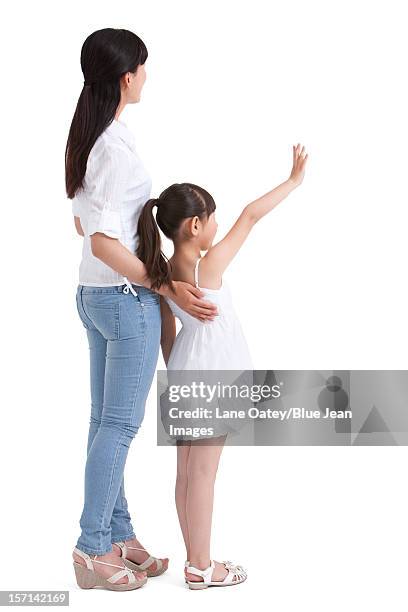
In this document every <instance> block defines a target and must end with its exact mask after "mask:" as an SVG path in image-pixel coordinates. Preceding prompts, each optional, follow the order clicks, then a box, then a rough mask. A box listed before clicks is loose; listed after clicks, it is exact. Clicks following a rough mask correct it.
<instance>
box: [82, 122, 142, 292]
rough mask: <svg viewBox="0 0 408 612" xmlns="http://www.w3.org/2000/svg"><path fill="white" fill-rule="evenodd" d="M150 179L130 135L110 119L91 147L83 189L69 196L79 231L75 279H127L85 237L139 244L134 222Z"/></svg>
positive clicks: (93, 282)
mask: <svg viewBox="0 0 408 612" xmlns="http://www.w3.org/2000/svg"><path fill="white" fill-rule="evenodd" d="M151 185H152V182H151V178H150V175H149V174H148V172H147V171H146V168H145V167H144V165H143V163H142V162H141V160H140V158H139V156H138V154H137V152H136V146H135V137H134V135H133V133H132V132H131V131H130V130H129V128H128V127H127V125H126V124H125V123H123V122H122V121H119V120H117V119H114V120H113V122H112V123H111V124H110V125H109V126H108V127H107V128H106V130H105V131H104V132H103V133H102V134H101V135H100V136H99V138H98V139H97V140H96V142H95V144H94V146H93V148H92V149H91V151H90V153H89V156H88V161H87V167H86V173H85V177H84V188H83V189H80V190H79V191H78V192H77V194H76V195H75V197H74V198H73V200H72V212H73V214H74V215H75V216H76V217H79V218H80V221H81V226H82V229H83V231H84V239H83V249H82V259H81V263H80V266H79V277H78V282H79V283H80V284H82V285H89V286H109V285H121V284H123V283H124V282H126V278H125V277H124V276H122V275H121V274H119V273H118V272H116V271H115V270H113V269H112V268H110V267H109V266H107V265H106V264H104V263H103V262H102V261H101V260H100V259H98V258H97V257H95V256H94V255H93V254H92V250H91V241H90V236H91V235H92V234H94V233H95V232H102V233H103V234H106V235H107V236H109V237H111V238H117V239H118V240H119V241H120V242H121V243H122V244H123V245H124V246H126V247H127V248H128V249H129V250H130V251H131V252H132V253H136V248H137V244H138V239H137V222H138V218H139V215H140V212H141V209H142V207H143V205H144V204H145V203H146V201H147V200H148V199H149V197H150V193H151Z"/></svg>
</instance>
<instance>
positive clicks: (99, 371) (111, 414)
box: [76, 283, 161, 555]
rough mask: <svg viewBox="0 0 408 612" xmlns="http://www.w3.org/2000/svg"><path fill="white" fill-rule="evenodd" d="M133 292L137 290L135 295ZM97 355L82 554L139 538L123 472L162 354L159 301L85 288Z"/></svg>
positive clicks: (81, 304) (123, 288)
mask: <svg viewBox="0 0 408 612" xmlns="http://www.w3.org/2000/svg"><path fill="white" fill-rule="evenodd" d="M129 289H130V290H129ZM76 304H77V310H78V314H79V317H80V319H81V321H82V323H83V325H84V327H85V329H86V333H87V336H88V344H89V356H90V383H91V384H90V387H91V416H90V422H89V435H88V445H87V460H86V466H85V492H84V493H85V494H84V507H83V511H82V515H81V519H80V527H81V535H80V537H79V539H78V541H77V544H76V546H77V548H79V549H80V550H82V551H83V552H86V553H88V554H96V555H103V554H105V553H107V552H110V551H111V550H112V542H117V541H119V540H130V539H132V538H134V537H135V533H134V530H133V527H132V523H131V518H130V515H129V512H128V507H127V501H126V497H125V489H124V480H123V473H124V469H125V463H126V458H127V455H128V451H129V447H130V443H131V442H132V440H133V438H134V437H135V435H136V434H137V432H138V430H139V427H140V425H141V423H142V421H143V417H144V412H145V402H146V399H147V396H148V393H149V389H150V386H151V384H152V381H153V377H154V373H155V370H156V365H157V359H158V355H159V348H160V335H161V316H160V296H159V295H158V294H157V293H155V292H153V291H151V290H150V289H147V288H146V287H140V286H138V285H130V283H129V284H128V285H127V284H126V285H120V286H118V287H116V286H109V287H88V286H84V285H78V288H77V293H76Z"/></svg>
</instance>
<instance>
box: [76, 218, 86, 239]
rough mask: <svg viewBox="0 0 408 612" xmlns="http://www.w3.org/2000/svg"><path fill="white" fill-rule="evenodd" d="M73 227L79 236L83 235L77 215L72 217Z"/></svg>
mask: <svg viewBox="0 0 408 612" xmlns="http://www.w3.org/2000/svg"><path fill="white" fill-rule="evenodd" d="M74 223H75V229H76V231H77V232H78V234H79V235H80V236H83V235H84V230H83V229H82V225H81V220H80V218H79V217H74Z"/></svg>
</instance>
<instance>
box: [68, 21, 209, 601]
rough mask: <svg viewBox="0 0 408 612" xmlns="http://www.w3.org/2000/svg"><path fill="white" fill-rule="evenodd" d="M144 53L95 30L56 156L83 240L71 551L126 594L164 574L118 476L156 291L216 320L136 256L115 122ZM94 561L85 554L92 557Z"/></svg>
mask: <svg viewBox="0 0 408 612" xmlns="http://www.w3.org/2000/svg"><path fill="white" fill-rule="evenodd" d="M147 56H148V53H147V49H146V46H145V45H144V43H143V41H142V40H141V39H140V38H139V37H138V36H136V35H135V34H134V33H132V32H129V31H127V30H121V29H113V28H105V29H102V30H98V31H96V32H93V33H92V34H91V35H90V36H89V37H88V38H87V39H86V40H85V42H84V44H83V47H82V50H81V67H82V71H83V74H84V79H85V80H84V87H83V90H82V92H81V95H80V97H79V100H78V104H77V108H76V110H75V113H74V117H73V120H72V123H71V127H70V131H69V136H68V141H67V147H66V152H65V170H66V190H67V195H68V197H69V198H70V199H72V210H73V214H74V217H75V226H76V229H77V232H78V233H79V234H80V235H82V236H83V239H84V241H83V251H82V260H81V264H80V268H79V284H78V288H77V293H76V302H77V309H78V313H79V316H80V318H81V321H82V323H83V325H84V327H85V329H86V333H87V338H88V343H89V353H90V384H91V406H92V408H91V417H90V426H89V435H88V446H87V461H86V468H85V498H84V507H83V511H82V515H81V519H80V526H81V535H80V537H79V538H78V541H77V544H76V547H75V548H74V551H73V553H72V556H73V560H74V561H73V562H74V568H75V574H76V578H77V583H78V585H79V586H80V587H82V588H92V587H95V586H103V587H105V588H108V589H110V590H133V589H135V588H139V587H140V586H142V585H143V584H144V583H145V582H146V579H147V576H156V575H159V574H161V573H163V571H165V570H166V569H167V565H168V559H167V558H166V559H156V558H155V557H152V556H150V555H149V554H148V553H147V552H146V550H145V549H144V547H143V546H142V544H141V543H140V541H139V540H138V539H137V538H136V535H135V532H134V530H133V526H132V523H131V517H130V514H129V512H128V508H127V501H126V497H125V491H124V482H123V473H124V468H125V462H126V458H127V454H128V451H129V447H130V444H131V442H132V439H133V438H134V437H135V435H136V433H137V432H138V429H139V427H140V425H141V423H142V420H143V416H144V407H145V402H146V398H147V395H148V392H149V389H150V386H151V383H152V380H153V376H154V372H155V368H156V363H157V359H158V354H159V347H160V337H161V315H160V296H169V295H171V296H172V299H173V300H174V301H175V302H176V303H177V304H178V305H179V306H180V307H181V308H182V309H183V310H185V311H186V312H188V313H189V314H191V315H193V316H194V317H196V318H198V319H200V320H202V321H204V320H207V319H210V320H211V319H213V318H214V316H215V315H216V314H217V312H216V308H215V306H214V305H213V304H212V303H211V302H207V301H205V300H202V299H200V298H201V297H202V296H203V293H202V292H201V291H200V290H197V289H196V288H195V287H194V286H192V285H190V284H189V283H185V282H175V283H174V288H173V289H172V288H171V287H170V286H169V284H167V283H163V284H157V283H156V284H154V283H152V282H151V280H150V278H149V276H148V274H147V271H146V267H145V265H144V263H143V262H142V261H141V260H140V259H139V258H138V257H137V256H136V255H135V252H136V248H137V240H138V238H137V233H136V230H135V229H134V228H137V218H138V215H139V213H140V210H141V208H142V206H143V204H144V203H145V202H146V200H147V199H148V198H149V196H150V189H151V180H150V177H149V175H148V173H147V171H146V169H145V168H144V166H143V164H142V162H141V160H140V159H139V157H138V155H137V152H136V143H135V138H134V136H133V134H132V132H131V131H130V130H129V129H128V128H127V126H126V124H125V123H123V122H122V121H120V120H119V116H120V114H121V112H122V110H123V109H124V108H125V106H126V105H127V104H132V103H136V102H139V101H140V93H141V89H142V87H143V84H144V81H145V79H146V72H145V67H144V64H145V62H146V59H147ZM135 478H137V475H135ZM91 555H92V557H91Z"/></svg>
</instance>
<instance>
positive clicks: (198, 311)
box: [166, 281, 218, 321]
mask: <svg viewBox="0 0 408 612" xmlns="http://www.w3.org/2000/svg"><path fill="white" fill-rule="evenodd" d="M173 285H174V288H175V290H176V293H175V294H174V293H173V292H172V291H170V290H169V291H168V293H166V295H167V296H168V297H169V298H170V299H172V300H173V302H175V303H176V304H177V306H179V307H180V308H181V309H182V310H185V311H186V312H187V313H188V314H189V315H191V316H192V317H195V318H196V319H199V320H200V321H208V320H209V321H212V320H213V319H214V317H215V316H217V315H218V311H217V306H216V304H213V303H212V302H209V301H207V300H203V299H202V296H203V295H204V294H203V292H202V291H201V290H200V289H198V288H197V287H194V285H191V284H190V283H186V282H184V281H173Z"/></svg>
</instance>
